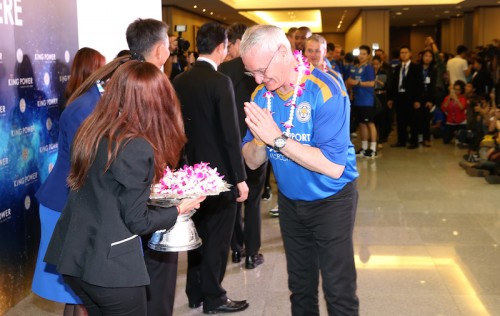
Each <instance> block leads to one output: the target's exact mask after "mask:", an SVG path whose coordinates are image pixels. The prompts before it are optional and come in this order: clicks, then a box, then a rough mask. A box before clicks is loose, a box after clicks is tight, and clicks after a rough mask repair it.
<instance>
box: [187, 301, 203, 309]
mask: <svg viewBox="0 0 500 316" xmlns="http://www.w3.org/2000/svg"><path fill="white" fill-rule="evenodd" d="M201 303H203V301H199V302H189V303H188V306H189V308H198V307H200V306H201Z"/></svg>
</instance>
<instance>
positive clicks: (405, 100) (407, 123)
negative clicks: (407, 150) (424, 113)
mask: <svg viewBox="0 0 500 316" xmlns="http://www.w3.org/2000/svg"><path fill="white" fill-rule="evenodd" d="M395 109H396V123H397V131H398V141H397V142H398V143H400V144H406V142H408V127H410V139H409V141H410V144H412V145H416V144H418V117H419V115H418V113H417V112H418V110H417V109H415V108H414V107H413V102H412V101H411V100H410V99H409V97H408V94H407V93H398V94H397V95H396V100H395Z"/></svg>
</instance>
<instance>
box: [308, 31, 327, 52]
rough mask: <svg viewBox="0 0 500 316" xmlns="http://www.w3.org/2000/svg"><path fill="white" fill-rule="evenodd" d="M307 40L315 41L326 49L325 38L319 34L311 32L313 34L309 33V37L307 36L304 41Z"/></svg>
mask: <svg viewBox="0 0 500 316" xmlns="http://www.w3.org/2000/svg"><path fill="white" fill-rule="evenodd" d="M308 42H317V43H319V44H320V45H321V47H323V48H324V49H325V51H326V39H325V38H324V37H323V36H321V35H319V34H313V35H311V36H310V37H308V38H307V40H306V43H308ZM306 45H307V44H306Z"/></svg>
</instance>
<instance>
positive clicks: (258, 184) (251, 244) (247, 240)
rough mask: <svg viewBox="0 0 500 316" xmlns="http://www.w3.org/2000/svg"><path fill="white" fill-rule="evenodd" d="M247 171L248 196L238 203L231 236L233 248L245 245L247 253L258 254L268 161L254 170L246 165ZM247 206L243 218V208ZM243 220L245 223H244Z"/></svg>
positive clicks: (234, 249) (235, 249) (237, 248)
mask: <svg viewBox="0 0 500 316" xmlns="http://www.w3.org/2000/svg"><path fill="white" fill-rule="evenodd" d="M245 169H246V172H247V180H246V183H247V185H248V189H249V191H248V198H247V200H246V201H245V202H243V203H238V207H237V209H236V220H235V222H234V231H233V237H232V238H231V250H233V251H241V250H242V249H243V246H245V248H246V254H247V256H249V255H256V254H257V253H258V252H259V249H260V239H261V238H260V235H261V215H260V202H261V201H260V200H261V194H262V188H263V187H264V181H265V179H266V170H267V162H266V163H264V164H263V165H262V166H260V167H259V168H257V169H255V170H252V169H250V168H248V167H247V166H246V165H245ZM243 205H244V206H245V216H244V220H243V216H242V209H243ZM243 222H244V223H245V224H244V225H243Z"/></svg>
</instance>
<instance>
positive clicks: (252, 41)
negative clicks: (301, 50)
mask: <svg viewBox="0 0 500 316" xmlns="http://www.w3.org/2000/svg"><path fill="white" fill-rule="evenodd" d="M257 45H258V46H259V47H261V48H263V49H267V50H268V51H271V52H274V51H276V50H277V49H278V48H279V46H280V45H284V46H285V47H286V48H287V49H288V50H289V51H291V47H290V42H289V41H288V39H287V37H286V35H285V32H284V31H283V30H282V29H280V28H279V27H277V26H274V25H254V26H252V27H250V28H248V29H247V30H246V31H245V34H243V37H242V38H241V43H240V54H241V55H242V56H243V55H246V54H247V53H248V52H249V51H250V50H251V49H252V48H253V47H254V46H257Z"/></svg>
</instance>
